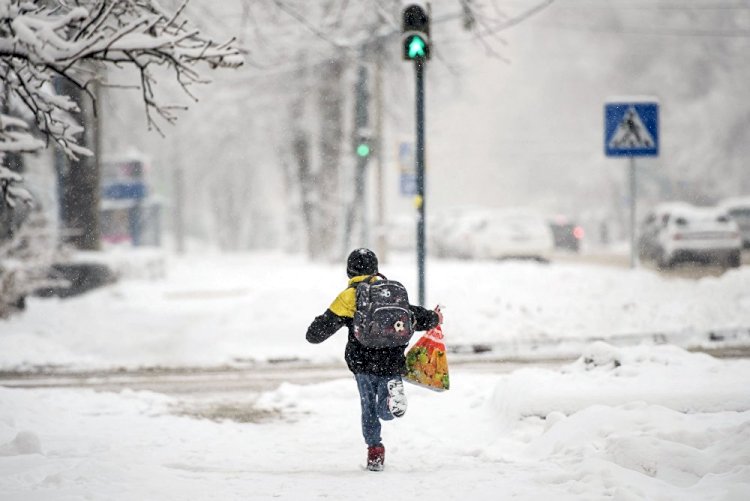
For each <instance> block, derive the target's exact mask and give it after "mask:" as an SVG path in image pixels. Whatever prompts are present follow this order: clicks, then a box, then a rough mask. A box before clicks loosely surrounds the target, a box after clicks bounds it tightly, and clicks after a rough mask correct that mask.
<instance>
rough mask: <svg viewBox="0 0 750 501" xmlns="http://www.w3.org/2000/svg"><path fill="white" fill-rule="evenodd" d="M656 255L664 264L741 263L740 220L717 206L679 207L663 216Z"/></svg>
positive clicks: (731, 265) (666, 265)
mask: <svg viewBox="0 0 750 501" xmlns="http://www.w3.org/2000/svg"><path fill="white" fill-rule="evenodd" d="M655 245H656V250H655V258H656V262H657V264H658V265H659V266H660V267H664V268H666V267H670V266H672V265H673V264H675V263H677V262H681V261H695V262H713V263H720V264H723V265H726V266H729V267H738V266H739V265H740V249H741V245H742V241H741V239H740V232H739V228H738V227H737V223H736V222H734V220H732V219H731V218H730V217H729V215H728V214H727V213H726V212H725V211H723V210H721V209H717V208H708V207H692V206H679V207H674V208H673V209H672V210H671V211H669V212H668V213H664V214H663V215H662V217H661V218H660V224H659V227H658V231H657V235H656V243H655Z"/></svg>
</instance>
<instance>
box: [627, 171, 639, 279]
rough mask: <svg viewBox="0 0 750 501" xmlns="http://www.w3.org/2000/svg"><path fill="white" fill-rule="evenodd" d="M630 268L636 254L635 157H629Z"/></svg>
mask: <svg viewBox="0 0 750 501" xmlns="http://www.w3.org/2000/svg"><path fill="white" fill-rule="evenodd" d="M629 161H630V268H631V269H632V268H635V267H636V265H637V262H638V261H637V260H638V257H637V253H636V246H637V241H636V235H635V234H636V212H635V206H636V197H637V196H638V194H637V193H636V179H635V157H634V156H630V157H629Z"/></svg>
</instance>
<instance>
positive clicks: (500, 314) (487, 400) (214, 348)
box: [0, 254, 750, 501]
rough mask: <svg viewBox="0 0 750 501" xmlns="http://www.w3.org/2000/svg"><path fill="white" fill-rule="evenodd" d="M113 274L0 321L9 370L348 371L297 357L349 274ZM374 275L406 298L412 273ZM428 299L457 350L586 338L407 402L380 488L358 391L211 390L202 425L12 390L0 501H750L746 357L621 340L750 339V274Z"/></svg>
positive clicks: (128, 396) (163, 411) (606, 273)
mask: <svg viewBox="0 0 750 501" xmlns="http://www.w3.org/2000/svg"><path fill="white" fill-rule="evenodd" d="M105 258H106V257H105ZM122 259H123V256H121V255H120V256H116V259H115V258H112V262H113V263H115V264H116V266H117V267H118V268H120V267H122V270H124V271H123V272H124V275H125V276H127V277H131V278H126V279H123V280H122V281H120V282H119V283H117V284H115V285H113V286H110V287H107V288H103V289H100V290H97V291H93V292H91V293H88V294H86V295H83V296H80V297H77V298H72V299H68V300H64V301H63V300H57V299H34V298H32V299H30V300H29V304H28V309H27V310H26V311H25V312H24V313H22V314H20V315H18V316H16V317H14V318H12V319H11V320H9V321H5V322H2V323H0V368H2V369H4V370H19V369H20V370H23V369H33V368H35V367H40V366H54V367H58V368H60V369H62V370H86V369H112V368H117V367H128V368H135V367H141V366H196V365H203V366H215V365H220V364H228V365H234V364H239V365H242V364H245V363H246V362H247V361H250V360H272V359H290V358H302V359H308V360H310V361H314V362H330V361H336V362H338V363H341V358H342V352H343V347H344V343H345V337H346V336H345V335H344V334H343V332H342V333H341V334H339V335H337V336H334V338H332V339H330V340H329V341H327V342H326V343H323V344H322V345H315V346H313V345H308V344H307V343H305V341H304V333H305V330H306V328H307V325H308V324H309V322H310V321H311V319H312V318H313V317H314V316H315V315H317V314H319V313H321V312H322V311H323V310H324V309H325V308H326V307H327V305H328V304H329V302H330V301H331V300H332V298H333V297H334V296H335V295H336V294H337V293H338V292H339V291H340V290H341V289H342V288H343V287H344V286H345V283H346V278H345V276H344V272H343V267H342V266H340V265H319V264H316V265H313V264H310V263H309V262H307V261H305V260H304V259H302V258H299V257H290V256H285V255H280V254H272V255H235V256H203V257H198V256H189V257H183V258H175V257H164V256H157V258H156V260H157V263H156V264H155V265H154V262H153V260H154V259H155V258H154V256H148V257H147V258H146V259H145V262H147V263H150V264H149V265H148V266H149V267H150V270H151V271H148V270H146V271H145V272H144V270H139V269H138V266H136V267H135V268H133V261H132V260H129V259H124V261H121V260H122ZM162 260H163V261H162ZM152 265H153V266H152ZM162 265H163V266H164V268H165V273H162V270H161V268H162ZM144 266H145V265H144ZM382 271H383V272H384V273H386V274H387V275H389V276H392V277H394V278H398V279H400V280H402V281H403V282H405V284H406V285H407V287H409V288H410V289H411V290H414V281H415V278H416V277H415V276H413V275H414V272H413V266H412V263H411V260H410V259H409V257H407V256H403V257H400V258H398V257H397V258H395V259H394V260H393V262H392V263H390V264H388V265H385V266H383V267H382ZM428 287H429V297H428V299H429V301H430V304H433V303H437V302H438V301H439V302H441V303H443V304H445V305H446V309H445V314H446V317H445V318H446V321H445V333H446V337H447V341H448V344H449V346H450V345H451V344H453V345H454V346H460V345H470V344H474V343H494V344H498V345H500V346H503V347H505V348H506V349H507V350H508V351H507V353H500V354H501V355H503V354H508V355H512V354H513V353H514V350H515V352H516V353H520V354H524V353H521V352H522V351H523V349H527V350H528V349H530V348H529V347H530V346H532V345H533V342H534V341H545V340H546V341H549V342H550V343H551V344H550V346H551V347H552V348H551V349H552V350H554V349H555V348H556V347H558V348H559V347H560V346H562V345H558V344H556V343H557V342H561V341H574V340H577V341H579V344H578V345H576V344H570V345H567V348H565V349H567V350H570V349H572V348H571V346H584V348H582V349H578V352H577V354H578V355H580V358H579V359H578V360H577V361H576V362H575V363H572V364H568V365H566V366H564V367H562V368H561V369H542V368H539V367H529V368H525V369H521V370H516V371H514V372H512V373H510V374H498V373H497V372H494V373H491V372H487V373H478V372H477V371H476V367H474V369H473V370H469V368H468V367H467V366H461V365H455V364H454V366H453V368H452V370H451V389H450V391H448V392H445V393H441V394H437V393H432V392H430V391H428V390H425V389H422V388H417V387H413V386H409V387H408V388H407V390H408V395H409V398H410V406H409V411H408V412H407V414H406V416H405V417H404V418H402V419H400V420H398V421H396V422H391V423H386V424H385V425H384V441H385V445H386V449H387V459H386V464H387V467H386V471H385V472H383V473H379V474H378V473H371V472H367V471H363V469H362V468H363V465H364V457H365V448H364V444H363V441H362V438H361V435H360V430H359V403H358V398H357V390H356V385H355V383H354V381H353V380H352V378H351V377H343V378H341V379H336V380H333V381H329V382H325V383H320V382H318V383H310V384H291V383H284V384H282V385H281V386H280V387H278V388H269V389H268V391H264V392H260V393H243V392H238V391H234V392H230V391H227V392H225V393H218V394H215V395H213V396H212V397H211V398H212V399H213V400H211V405H213V406H214V407H217V408H224V409H225V410H227V409H228V411H227V412H222V413H217V414H214V416H217V415H219V416H224V417H225V418H223V419H207V418H205V417H200V416H201V415H203V416H211V414H210V413H208V414H201V413H199V412H195V411H194V410H195V408H196V407H200V405H203V404H205V402H203V401H199V399H198V397H196V396H195V395H184V394H179V393H176V394H174V395H167V394H161V393H154V392H147V391H133V390H123V391H119V392H112V391H109V392H106V391H94V390H90V389H80V388H78V389H75V388H68V389H15V388H4V387H2V386H0V498H2V499H3V500H6V499H8V500H24V501H26V500H53V499H54V500H58V499H94V500H100V499H101V500H120V499H121V500H132V499H148V500H151V499H155V500H163V499H167V500H169V499H174V500H186V499H189V500H192V499H195V500H204V499H221V500H233V499H271V498H281V499H290V500H300V499H318V498H326V499H335V500H350V499H355V498H356V499H362V500H378V501H381V500H383V499H394V500H395V499H407V498H430V499H435V500H453V499H470V500H498V499H509V498H514V499H528V500H538V499H559V500H567V499H570V500H574V499H575V500H579V499H592V500H599V499H614V500H617V501H631V500H655V499H658V500H680V501H682V500H731V501H735V500H736V501H744V500H747V499H750V392H748V391H747V381H748V380H750V361H749V360H717V359H714V358H711V357H709V356H707V355H704V354H695V353H689V352H687V351H684V350H683V349H681V348H678V347H676V346H673V345H663V346H654V345H653V344H640V345H635V344H636V343H632V344H634V345H632V346H614V345H613V343H616V342H617V343H623V342H625V341H627V340H628V339H631V340H632V341H636V340H640V339H642V338H641V337H639V334H642V333H657V332H665V333H675V332H677V333H683V334H684V336H682V337H679V336H678V337H677V339H682V340H684V341H685V342H689V341H690V340H691V336H697V334H696V333H698V332H701V331H705V330H716V329H742V328H747V327H748V326H750V269H748V267H744V268H740V269H737V270H731V271H729V272H727V273H725V274H723V275H722V276H720V277H714V278H704V279H700V280H683V279H675V278H664V277H662V276H660V275H658V274H656V273H654V272H651V271H647V270H637V271H631V270H627V269H618V268H606V267H600V266H584V265H580V264H559V263H552V264H549V265H543V264H536V263H514V262H504V263H497V262H483V263H480V262H474V263H472V262H457V261H430V262H429V263H428ZM594 338H603V339H606V340H608V341H610V343H604V342H601V341H600V342H594V343H592V342H590V339H594ZM530 340H531V342H532V343H531V344H530ZM694 341H695V342H696V343H700V342H702V340H701V339H699V338H696V339H694ZM522 347H525V348H522ZM581 350H582V351H581ZM526 354H528V352H527V353H526ZM553 354H554V353H553ZM565 354H570V353H568V352H566V353H565ZM456 356H457V355H456ZM488 363H489V362H488ZM494 363H498V362H494ZM0 384H1V382H0ZM226 417H232V418H233V419H226Z"/></svg>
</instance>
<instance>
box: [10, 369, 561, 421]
mask: <svg viewBox="0 0 750 501" xmlns="http://www.w3.org/2000/svg"><path fill="white" fill-rule="evenodd" d="M567 362H570V360H562V359H560V360H539V361H534V362H533V363H532V362H522V361H507V360H499V359H477V357H462V356H456V357H454V361H452V362H451V374H452V375H453V377H460V375H461V374H464V373H473V372H474V373H475V372H484V373H496V374H499V373H509V372H512V371H514V370H516V369H519V368H521V367H527V366H529V365H534V366H535V367H548V368H557V367H560V366H561V365H563V364H564V363H567ZM346 378H351V373H350V372H349V370H348V369H347V368H346V366H344V365H343V363H342V364H328V365H316V364H310V363H306V362H283V363H257V364H254V365H252V366H248V367H212V368H205V367H204V368H169V369H167V368H150V369H135V370H106V371H90V372H41V373H28V372H0V386H4V387H8V388H25V389H32V388H45V389H89V390H94V391H115V392H119V391H124V390H130V391H152V392H156V393H162V394H165V395H169V396H171V397H173V398H174V403H173V405H172V406H171V412H172V413H173V414H177V415H183V416H191V417H196V418H201V419H211V420H216V421H219V420H225V419H229V420H233V421H237V422H243V423H246V422H253V423H258V422H265V421H269V420H274V419H281V418H282V416H281V415H280V414H279V413H277V412H275V411H269V410H268V409H266V408H260V407H258V406H256V405H255V402H256V400H257V398H258V397H259V396H260V394H261V393H262V392H265V391H271V390H274V389H276V388H278V387H279V386H280V385H282V384H284V383H292V384H313V383H321V382H325V381H332V380H336V379H346ZM352 384H354V382H353V381H352Z"/></svg>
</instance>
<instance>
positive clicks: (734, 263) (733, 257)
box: [727, 251, 742, 268]
mask: <svg viewBox="0 0 750 501" xmlns="http://www.w3.org/2000/svg"><path fill="white" fill-rule="evenodd" d="M740 264H742V259H741V257H740V251H736V252H732V253H731V254H730V255H729V258H728V259H727V266H729V267H730V268H739V267H740Z"/></svg>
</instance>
